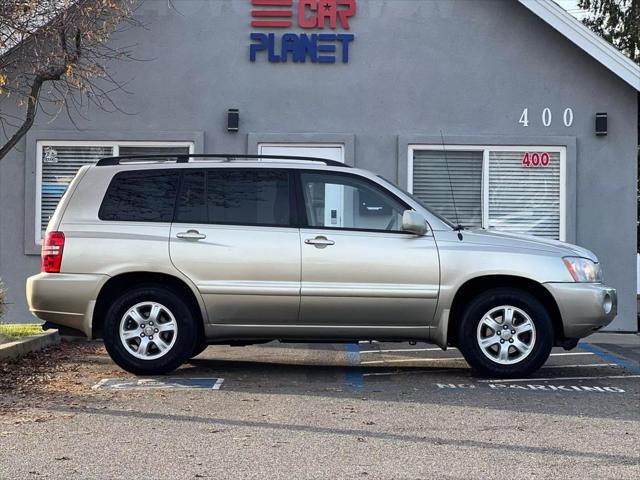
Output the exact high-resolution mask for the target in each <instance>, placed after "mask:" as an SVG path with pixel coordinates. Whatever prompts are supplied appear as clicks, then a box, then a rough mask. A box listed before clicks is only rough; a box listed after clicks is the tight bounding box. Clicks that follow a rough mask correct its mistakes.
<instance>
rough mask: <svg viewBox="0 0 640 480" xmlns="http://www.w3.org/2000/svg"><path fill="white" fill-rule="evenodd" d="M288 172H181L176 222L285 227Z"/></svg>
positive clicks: (288, 220) (288, 208)
mask: <svg viewBox="0 0 640 480" xmlns="http://www.w3.org/2000/svg"><path fill="white" fill-rule="evenodd" d="M289 183H290V182H289V173H288V172H287V171H284V170H267V169H247V168H243V169H230V168H218V169H209V170H203V171H194V172H187V173H185V174H184V177H183V181H182V187H181V189H180V194H179V196H178V205H177V208H176V219H175V221H176V222H179V223H205V224H220V225H254V226H274V227H288V226H290V225H291V211H292V209H291V202H290V190H291V189H290V185H289Z"/></svg>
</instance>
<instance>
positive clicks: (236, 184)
mask: <svg viewBox="0 0 640 480" xmlns="http://www.w3.org/2000/svg"><path fill="white" fill-rule="evenodd" d="M291 183H292V182H291V181H290V174H289V172H288V171H287V170H277V169H268V168H264V169H260V168H242V167H239V168H238V167H236V168H233V167H228V168H227V167H218V168H209V169H202V170H200V169H197V170H192V169H188V170H186V171H185V173H184V174H183V177H182V182H181V186H180V191H179V194H178V201H177V205H176V212H175V218H174V222H173V224H172V226H171V237H170V252H171V260H172V261H173V263H174V265H175V266H176V267H177V268H178V269H179V270H180V271H182V272H183V273H184V274H185V275H187V276H188V277H189V278H190V279H191V280H192V281H193V282H194V283H195V285H196V286H197V288H198V290H199V291H200V292H201V293H202V296H203V299H204V301H205V303H206V307H207V311H208V315H209V321H210V322H211V323H216V324H234V325H258V324H267V325H268V324H291V323H295V322H297V320H298V310H299V303H300V234H299V230H298V228H297V227H294V226H292V225H293V223H292V216H291V213H292V207H291V201H290V200H291V198H293V197H292V195H294V193H293V190H292V187H291Z"/></svg>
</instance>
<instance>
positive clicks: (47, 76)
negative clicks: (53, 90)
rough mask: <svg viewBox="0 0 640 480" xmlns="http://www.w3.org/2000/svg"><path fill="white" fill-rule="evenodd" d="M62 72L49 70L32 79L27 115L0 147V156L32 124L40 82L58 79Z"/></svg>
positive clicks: (4, 153)
mask: <svg viewBox="0 0 640 480" xmlns="http://www.w3.org/2000/svg"><path fill="white" fill-rule="evenodd" d="M63 73H64V70H62V69H57V70H51V71H49V72H47V73H44V74H42V75H37V76H36V77H35V78H34V79H33V83H32V84H31V92H30V94H29V99H28V100H27V105H28V106H27V115H26V116H25V118H24V121H23V122H22V125H20V128H18V130H16V132H15V133H14V134H13V135H12V136H11V138H10V139H9V140H8V141H7V142H6V143H5V144H4V145H3V146H2V147H1V148H0V158H4V157H5V155H6V154H7V153H9V151H10V150H11V149H12V148H13V147H15V146H16V144H17V143H18V142H19V141H20V140H21V139H22V137H24V136H25V135H26V134H27V132H28V131H29V129H30V128H31V127H32V126H33V122H34V120H35V118H36V112H37V110H38V99H39V98H40V92H41V91H42V84H43V83H44V82H46V81H49V80H60V77H61V76H62V74H63Z"/></svg>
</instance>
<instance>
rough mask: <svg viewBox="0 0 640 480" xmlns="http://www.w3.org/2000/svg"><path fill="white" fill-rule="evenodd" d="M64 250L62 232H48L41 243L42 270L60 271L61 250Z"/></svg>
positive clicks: (49, 271) (48, 271)
mask: <svg viewBox="0 0 640 480" xmlns="http://www.w3.org/2000/svg"><path fill="white" fill-rule="evenodd" d="M63 250H64V233H62V232H49V233H47V235H46V236H45V238H44V242H43V243H42V255H41V256H42V271H43V272H46V273H60V266H61V265H62V251H63Z"/></svg>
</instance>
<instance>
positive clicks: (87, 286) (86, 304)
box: [27, 273, 109, 338]
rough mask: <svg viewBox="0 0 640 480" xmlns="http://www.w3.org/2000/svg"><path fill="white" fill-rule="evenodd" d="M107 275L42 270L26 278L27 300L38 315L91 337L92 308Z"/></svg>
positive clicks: (32, 310) (32, 311) (30, 308)
mask: <svg viewBox="0 0 640 480" xmlns="http://www.w3.org/2000/svg"><path fill="white" fill-rule="evenodd" d="M108 278H109V277H108V276H107V275H89V274H77V273H40V274H38V275H34V276H33V277H29V278H28V279H27V303H28V304H29V310H30V311H31V313H32V314H33V315H35V316H36V317H38V318H40V319H42V320H45V321H47V322H51V323H54V324H57V325H64V326H65V327H69V328H73V329H75V330H79V331H81V332H83V333H84V334H85V335H86V336H87V337H89V338H91V323H92V317H93V308H94V306H95V303H96V298H98V293H99V292H100V288H101V287H102V285H104V283H105V282H106V281H107V280H108Z"/></svg>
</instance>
